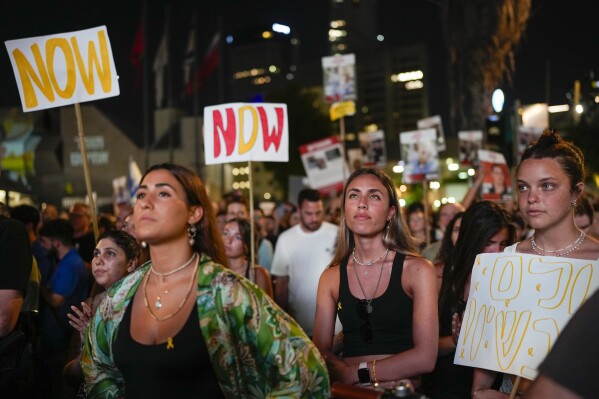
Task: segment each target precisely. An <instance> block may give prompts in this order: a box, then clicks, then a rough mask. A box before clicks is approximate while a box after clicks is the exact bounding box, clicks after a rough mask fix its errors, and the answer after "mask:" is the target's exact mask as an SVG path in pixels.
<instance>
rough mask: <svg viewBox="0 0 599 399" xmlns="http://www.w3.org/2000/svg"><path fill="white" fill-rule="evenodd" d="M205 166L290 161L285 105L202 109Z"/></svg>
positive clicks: (220, 106) (250, 105) (259, 104)
mask: <svg viewBox="0 0 599 399" xmlns="http://www.w3.org/2000/svg"><path fill="white" fill-rule="evenodd" d="M204 153H205V154H206V165H214V164H219V163H228V162H246V161H270V162H287V161H289V124H288V120H287V105H286V104H274V103H251V104H248V103H230V104H221V105H215V106H210V107H206V108H204Z"/></svg>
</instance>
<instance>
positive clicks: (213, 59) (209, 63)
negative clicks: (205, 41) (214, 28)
mask: <svg viewBox="0 0 599 399" xmlns="http://www.w3.org/2000/svg"><path fill="white" fill-rule="evenodd" d="M219 47H220V32H216V34H215V35H214V37H213V38H212V41H211V42H210V46H208V50H207V51H206V54H205V55H204V59H203V60H202V64H201V65H200V67H199V68H198V70H197V71H196V72H195V78H196V79H197V86H196V87H194V82H193V78H192V79H190V81H189V82H187V81H186V84H185V93H186V94H187V95H190V94H192V93H193V92H194V90H199V89H200V88H201V87H202V86H203V85H204V82H205V81H206V78H207V77H208V76H209V75H210V74H211V73H212V72H214V70H215V69H216V68H217V67H218V64H219V63H220V48H219Z"/></svg>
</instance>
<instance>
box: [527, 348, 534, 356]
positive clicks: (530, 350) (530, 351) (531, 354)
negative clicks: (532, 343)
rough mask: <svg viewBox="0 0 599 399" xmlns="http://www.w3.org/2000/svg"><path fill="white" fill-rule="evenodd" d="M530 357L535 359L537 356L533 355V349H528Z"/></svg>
mask: <svg viewBox="0 0 599 399" xmlns="http://www.w3.org/2000/svg"><path fill="white" fill-rule="evenodd" d="M528 356H532V357H534V356H535V355H533V353H532V348H528Z"/></svg>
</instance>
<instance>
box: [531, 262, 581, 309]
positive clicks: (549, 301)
mask: <svg viewBox="0 0 599 399" xmlns="http://www.w3.org/2000/svg"><path fill="white" fill-rule="evenodd" d="M528 271H529V273H531V274H539V275H551V274H555V277H552V278H547V277H544V281H545V283H546V284H545V285H544V286H543V287H542V288H543V291H547V294H544V292H543V291H541V294H544V295H543V297H542V298H541V299H539V302H538V304H539V307H540V308H544V309H557V308H558V307H560V306H561V304H562V303H563V302H564V299H565V298H566V295H567V293H568V288H569V286H570V281H571V280H572V273H573V265H572V264H571V263H568V262H542V261H541V260H540V259H533V260H531V261H530V263H529V265H528Z"/></svg>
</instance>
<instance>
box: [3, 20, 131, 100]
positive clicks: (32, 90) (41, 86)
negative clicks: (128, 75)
mask: <svg viewBox="0 0 599 399" xmlns="http://www.w3.org/2000/svg"><path fill="white" fill-rule="evenodd" d="M5 45H6V50H7V51H8V55H9V58H10V62H11V64H12V68H13V71H14V74H15V78H16V80H17V86H18V88H19V95H20V96H21V104H22V105H23V112H29V111H37V110H41V109H46V108H53V107H59V106H63V105H68V104H75V103H80V102H85V101H92V100H98V99H101V98H107V97H113V96H118V95H119V83H118V75H117V72H116V68H115V66H114V59H113V57H112V49H111V46H110V40H109V39H108V31H107V30H106V26H100V27H97V28H92V29H86V30H81V31H77V32H69V33H61V34H56V35H49V36H38V37H31V38H27V39H18V40H9V41H6V42H5Z"/></svg>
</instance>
